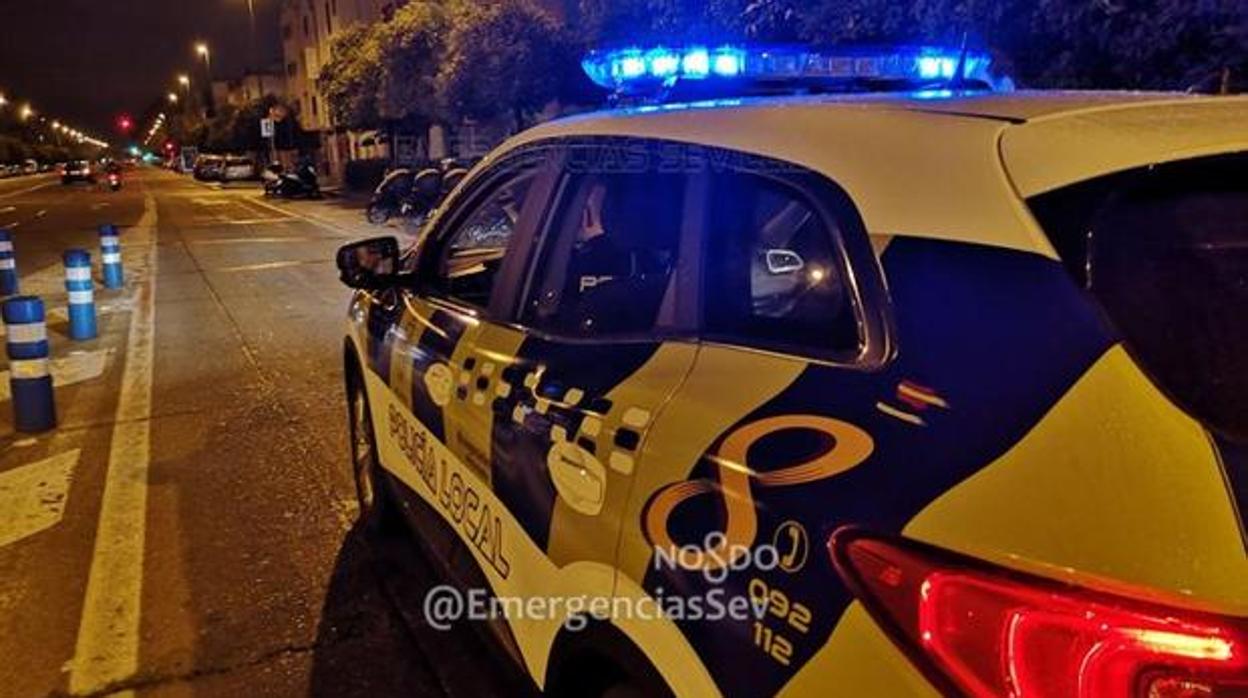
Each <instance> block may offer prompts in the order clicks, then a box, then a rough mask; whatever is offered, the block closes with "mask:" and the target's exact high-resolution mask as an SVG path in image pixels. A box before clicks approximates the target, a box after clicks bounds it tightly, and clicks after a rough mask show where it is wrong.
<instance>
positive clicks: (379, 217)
mask: <svg viewBox="0 0 1248 698" xmlns="http://www.w3.org/2000/svg"><path fill="white" fill-rule="evenodd" d="M364 217H365V218H367V219H368V222H369V223H370V224H372V225H385V224H386V221H388V220H390V209H389V208H388V207H386V206H382V205H380V204H369V205H368V209H367V210H366V211H364Z"/></svg>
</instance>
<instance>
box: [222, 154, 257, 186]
mask: <svg viewBox="0 0 1248 698" xmlns="http://www.w3.org/2000/svg"><path fill="white" fill-rule="evenodd" d="M255 178H256V161H255V160H252V159H251V158H237V157H235V158H226V159H225V164H224V165H223V166H222V168H221V181H222V182H241V181H245V180H251V179H255Z"/></svg>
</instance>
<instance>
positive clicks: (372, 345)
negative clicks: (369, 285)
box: [355, 151, 551, 577]
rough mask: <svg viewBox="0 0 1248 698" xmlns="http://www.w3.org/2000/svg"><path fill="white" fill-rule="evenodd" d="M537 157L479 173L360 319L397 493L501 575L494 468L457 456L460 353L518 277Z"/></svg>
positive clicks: (541, 196)
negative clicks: (401, 275)
mask: <svg viewBox="0 0 1248 698" xmlns="http://www.w3.org/2000/svg"><path fill="white" fill-rule="evenodd" d="M544 157H545V156H544V154H543V153H542V152H540V151H526V152H524V153H520V154H517V155H515V156H512V157H508V158H506V159H504V160H503V161H501V162H499V163H497V164H495V165H494V166H493V167H491V168H489V169H488V170H486V171H484V172H483V173H481V174H480V175H478V176H477V178H476V179H475V181H474V182H473V183H471V184H470V185H469V186H468V188H467V189H466V190H465V191H464V192H463V194H462V195H460V196H457V197H456V199H455V201H453V202H451V203H450V204H449V206H448V208H447V210H446V211H445V212H444V214H443V215H441V216H440V217H439V218H438V219H437V220H436V221H435V222H434V223H433V224H432V226H431V228H430V229H429V232H428V233H427V234H426V236H425V238H424V239H423V241H422V243H421V244H420V246H419V249H418V250H417V251H416V253H415V254H414V255H413V256H411V257H409V258H408V259H407V260H406V262H405V266H406V267H408V268H407V273H406V274H405V276H406V277H407V279H408V281H407V282H406V283H405V284H403V285H401V286H399V287H396V288H391V289H387V290H384V291H380V292H377V293H374V294H370V295H368V296H364V297H363V299H362V300H361V301H360V302H359V304H358V305H357V308H356V309H355V312H356V313H357V317H359V316H361V315H362V316H363V317H362V318H361V319H362V320H363V323H364V325H365V328H366V331H365V332H364V333H363V335H364V337H365V342H364V353H365V355H366V356H365V362H366V364H367V366H368V368H369V369H370V373H371V374H372V375H374V376H375V377H376V380H377V381H378V382H381V383H382V385H383V386H384V387H383V389H381V390H380V391H379V392H380V395H377V396H376V398H372V397H370V399H373V405H372V407H373V413H374V420H375V421H374V423H375V424H377V425H378V426H377V432H378V434H377V435H378V442H379V443H378V445H379V448H380V451H381V459H382V462H383V463H384V464H385V465H386V468H387V470H389V471H390V472H391V473H393V474H394V475H395V476H396V477H397V478H398V479H399V480H400V481H401V482H402V483H403V484H404V485H406V488H405V491H404V492H402V494H404V495H409V496H410V495H415V496H418V497H421V498H422V499H424V500H425V502H426V503H428V504H429V505H431V506H432V508H433V510H434V511H436V512H438V513H439V514H440V515H441V516H442V517H443V518H444V519H446V520H447V522H448V523H449V524H450V525H451V528H452V529H453V530H454V531H455V533H456V534H457V535H458V536H459V537H460V538H461V539H462V540H463V541H464V542H466V543H468V544H472V545H473V546H474V547H475V548H476V549H477V550H478V551H479V552H480V560H479V561H480V562H481V566H482V568H484V569H493V570H495V571H496V572H497V573H498V575H499V576H500V577H506V576H507V575H508V574H509V572H510V563H509V556H508V553H507V551H506V550H504V548H503V546H502V544H501V541H500V540H499V535H498V530H497V529H498V528H499V527H500V525H501V522H500V520H499V519H498V517H497V516H496V514H497V512H493V513H491V512H488V511H486V509H485V508H483V507H481V506H480V504H481V498H482V497H481V493H482V491H483V488H487V487H488V483H489V476H490V469H489V464H488V462H486V461H483V460H482V459H479V458H474V457H473V452H472V451H469V450H466V449H463V448H462V447H461V443H460V441H459V439H458V434H460V433H461V432H462V428H461V427H459V426H457V424H458V422H457V421H456V419H457V414H458V413H459V411H461V410H462V406H463V402H464V400H465V398H467V396H468V393H467V392H466V388H467V377H468V375H469V374H470V373H471V363H469V364H468V366H469V368H465V364H464V360H463V358H464V357H465V356H466V355H467V353H466V351H467V350H466V347H467V346H468V345H469V344H470V343H471V338H472V336H473V335H474V333H476V332H479V331H480V329H481V328H482V327H483V326H484V325H485V324H487V323H488V322H489V320H490V318H491V317H492V316H491V310H490V308H491V306H492V305H493V304H494V303H496V302H497V299H498V297H499V296H500V295H501V294H502V289H504V288H507V287H508V284H507V283H505V282H504V279H506V278H508V277H509V276H514V275H516V274H517V273H519V271H520V269H521V266H522V265H520V264H519V262H518V260H519V259H520V258H519V257H517V256H515V255H513V254H512V253H513V252H515V251H516V249H517V248H518V245H519V244H520V240H521V239H522V238H523V237H524V235H525V232H524V231H525V230H526V227H531V225H532V221H533V220H536V217H537V216H538V214H539V213H540V211H542V210H543V209H544V206H545V203H546V199H547V198H548V197H549V191H548V187H549V182H550V179H551V178H550V177H549V176H547V170H545V169H543V168H542V167H541V164H542V162H543V158H544ZM470 494H471V496H472V497H475V501H470ZM434 542H436V544H437V545H439V547H443V546H449V545H450V542H449V541H447V540H445V539H442V538H439V540H437V541H434ZM447 549H449V548H447Z"/></svg>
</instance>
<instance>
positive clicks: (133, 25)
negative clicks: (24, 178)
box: [0, 0, 281, 139]
mask: <svg viewBox="0 0 1248 698" xmlns="http://www.w3.org/2000/svg"><path fill="white" fill-rule="evenodd" d="M278 1H279V0H255V7H256V21H257V29H256V36H257V41H256V45H257V49H256V52H257V55H258V57H259V60H258V61H257V62H262V63H264V64H265V65H269V64H277V63H278V61H279V57H280V54H281V45H280V42H279V37H278V34H277V9H278V7H277V5H278ZM249 34H250V31H249V24H248V19H247V0H0V93H2V94H4V95H5V96H6V97H8V99H9V100H10V101H11V102H13V103H16V104H21V103H22V102H25V101H28V100H29V101H30V102H31V104H32V105H33V106H34V108H35V110H36V111H37V112H39V113H40V114H42V115H45V116H48V117H50V118H58V119H61V120H64V121H67V122H68V123H69V124H70V125H72V126H74V127H77V128H79V129H82V130H85V131H88V132H90V133H92V134H93V135H95V136H97V137H101V138H105V139H108V138H112V137H114V136H115V131H114V130H113V123H114V120H115V118H116V116H117V115H118V114H120V113H122V112H128V113H132V114H135V115H136V116H137V115H139V114H142V112H143V111H144V110H145V109H147V108H148V107H150V106H151V105H152V104H153V103H154V102H155V101H157V100H159V99H161V98H162V97H163V95H165V94H166V93H168V92H169V91H170V90H172V89H174V88H175V87H176V82H175V76H176V75H177V74H178V73H179V72H189V73H191V75H192V80H195V81H202V80H203V76H204V66H203V61H202V60H199V59H198V58H197V57H196V56H195V54H194V52H193V44H194V42H195V40H197V39H203V40H205V41H208V42H209V44H210V45H211V46H212V72H213V77H214V78H216V79H221V78H223V77H233V76H237V75H238V74H240V73H242V72H243V70H244V69H245V68H246V67H247V66H248V65H249V64H250V63H251V61H250V59H249V45H250V40H249ZM200 84H201V85H202V84H203V83H202V82H200Z"/></svg>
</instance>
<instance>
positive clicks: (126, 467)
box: [0, 171, 518, 697]
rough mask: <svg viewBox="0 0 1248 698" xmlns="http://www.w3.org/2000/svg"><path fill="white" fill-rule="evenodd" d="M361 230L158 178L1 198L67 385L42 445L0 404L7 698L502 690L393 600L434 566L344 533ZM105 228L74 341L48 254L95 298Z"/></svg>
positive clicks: (494, 671) (22, 191)
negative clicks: (108, 286)
mask: <svg viewBox="0 0 1248 698" xmlns="http://www.w3.org/2000/svg"><path fill="white" fill-rule="evenodd" d="M361 219H362V216H361V215H360V214H359V212H358V211H354V210H349V209H346V208H344V205H343V204H339V203H336V202H334V201H332V200H330V201H326V202H306V203H282V204H280V205H275V204H274V203H272V202H268V201H266V200H264V199H263V198H262V197H261V196H260V194H259V192H258V190H256V189H254V188H250V187H247V188H241V189H233V188H231V189H221V188H212V187H209V186H206V185H202V184H198V183H195V182H192V181H190V180H188V179H186V178H184V177H180V176H176V175H173V174H170V173H166V172H160V171H144V172H141V173H133V174H132V175H130V177H129V179H128V180H127V183H126V186H125V188H124V189H123V190H122V191H121V192H119V193H110V192H107V191H104V190H103V189H101V188H99V187H91V186H87V185H81V186H73V187H62V186H61V185H60V183H59V181H57V180H55V179H54V178H50V177H46V176H45V177H34V178H22V179H19V180H5V181H3V182H0V227H9V228H11V229H12V232H13V234H14V239H15V248H16V257H17V260H18V267H19V271H20V273H21V277H22V287H23V288H22V291H23V293H30V294H36V295H39V296H41V297H42V298H43V299H44V301H45V303H46V304H47V306H48V309H49V322H48V332H49V335H50V339H51V343H52V352H53V358H54V359H55V362H54V370H53V372H54V374H55V375H56V377H57V380H58V381H59V382H60V383H61V385H59V386H58V388H57V393H56V399H57V402H58V412H59V417H60V425H59V427H58V428H57V429H56V430H55V431H53V432H50V433H48V434H45V435H40V436H38V437H34V438H31V437H27V436H25V435H21V434H15V433H14V432H13V429H12V421H11V412H10V406H9V403H8V396H7V385H5V386H4V389H5V392H4V394H3V395H0V400H2V401H3V404H0V696H4V697H7V696H46V695H121V696H131V695H137V696H305V695H313V696H357V695H358V696H364V695H367V696H400V695H401V696H443V695H457V696H482V695H484V696H488V695H514V694H515V691H516V690H518V689H517V688H516V687H515V685H513V684H511V683H510V681H511V679H510V678H509V672H508V670H507V667H505V666H501V665H500V664H499V663H498V661H497V660H496V659H492V658H491V657H490V655H489V654H487V653H486V652H485V651H484V649H483V646H482V645H481V642H480V640H479V639H478V638H477V636H476V635H475V634H473V633H472V632H471V631H468V630H458V631H454V632H450V633H441V632H437V631H434V630H432V629H429V628H428V627H427V626H424V625H423V624H422V623H421V620H420V618H419V609H412V608H411V607H410V605H408V606H405V607H402V609H400V604H396V600H400V599H409V600H410V599H412V598H418V597H419V596H420V592H421V590H422V589H424V588H427V587H428V586H429V585H432V584H435V583H437V581H436V580H435V579H434V577H433V575H432V574H431V573H430V572H429V571H428V569H427V567H426V566H422V565H421V564H419V563H418V562H417V563H416V564H415V565H414V566H412V567H411V569H405V572H404V574H402V575H398V574H394V573H381V572H378V569H379V568H378V566H377V565H375V564H372V563H373V557H374V556H373V555H372V554H371V553H370V549H369V548H368V546H367V545H366V544H364V542H363V540H362V537H361V536H360V535H359V533H358V532H357V531H355V530H354V527H353V521H354V517H355V513H356V512H355V503H354V489H353V485H352V483H351V480H350V469H349V465H348V461H347V452H348V449H347V443H346V427H345V418H344V415H345V405H344V400H343V396H342V387H341V386H342V367H341V366H342V359H341V347H342V329H343V326H344V317H345V316H344V311H345V307H346V305H345V304H346V301H347V298H348V292H347V290H346V289H344V288H343V287H342V286H341V285H340V284H339V283H338V282H337V279H336V273H335V270H334V269H333V263H332V259H333V253H334V251H335V250H336V249H337V247H338V246H339V245H341V244H342V243H343V242H344V241H345V240H347V239H351V238H356V237H362V236H364V235H367V234H374V233H375V229H374V230H370V229H369V228H368V227H367V226H366V225H364V224H363V223H362V221H361ZM105 222H111V223H115V224H116V225H119V226H121V227H122V244H123V248H124V259H125V264H126V273H127V279H126V287H125V288H124V289H122V290H118V291H108V290H104V289H102V288H101V286H100V284H98V283H97V285H96V303H97V308H98V310H99V322H100V337H99V338H98V339H96V340H92V341H87V342H71V341H70V340H69V339H68V337H67V327H66V320H65V316H64V306H65V303H66V294H65V291H64V286H63V278H64V277H63V273H64V272H63V268H62V266H61V262H60V258H61V254H62V253H63V252H64V250H66V249H68V248H71V247H82V248H84V249H88V250H90V251H91V252H92V257H93V260H95V261H96V262H97V264H96V274H97V278H98V274H99V266H98V259H99V247H98V240H97V235H96V226H97V225H99V224H101V223H105ZM0 368H4V369H5V370H7V360H0ZM0 382H3V383H6V384H7V375H6V376H4V377H3V378H2V380H0ZM400 610H403V612H400Z"/></svg>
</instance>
